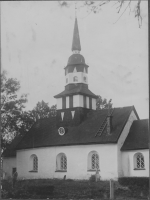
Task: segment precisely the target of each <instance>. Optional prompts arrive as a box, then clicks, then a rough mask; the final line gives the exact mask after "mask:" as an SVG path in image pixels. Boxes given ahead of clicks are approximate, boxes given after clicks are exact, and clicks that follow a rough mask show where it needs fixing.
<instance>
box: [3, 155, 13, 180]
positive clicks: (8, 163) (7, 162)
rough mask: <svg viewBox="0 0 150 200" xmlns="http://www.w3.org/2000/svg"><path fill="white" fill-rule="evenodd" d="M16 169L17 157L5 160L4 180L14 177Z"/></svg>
mask: <svg viewBox="0 0 150 200" xmlns="http://www.w3.org/2000/svg"><path fill="white" fill-rule="evenodd" d="M15 167H16V157H8V158H3V171H4V173H5V175H4V178H8V177H9V176H12V169H13V168H15Z"/></svg>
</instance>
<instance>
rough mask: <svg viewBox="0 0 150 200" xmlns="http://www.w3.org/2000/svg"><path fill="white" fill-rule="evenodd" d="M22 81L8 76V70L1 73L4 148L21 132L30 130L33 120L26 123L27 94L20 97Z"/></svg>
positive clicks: (2, 140) (2, 139)
mask: <svg viewBox="0 0 150 200" xmlns="http://www.w3.org/2000/svg"><path fill="white" fill-rule="evenodd" d="M19 89H20V83H19V81H18V80H17V79H15V78H7V72H6V71H2V74H1V142H2V144H1V145H2V148H3V147H5V145H6V144H7V143H10V142H11V141H12V139H13V138H14V137H15V136H16V135H17V134H20V132H22V131H25V130H28V128H29V127H30V124H32V122H31V121H29V120H28V123H25V121H24V118H27V113H26V112H24V111H23V109H24V108H25V103H26V102H27V94H22V95H21V96H20V97H18V94H17V93H18V91H19Z"/></svg>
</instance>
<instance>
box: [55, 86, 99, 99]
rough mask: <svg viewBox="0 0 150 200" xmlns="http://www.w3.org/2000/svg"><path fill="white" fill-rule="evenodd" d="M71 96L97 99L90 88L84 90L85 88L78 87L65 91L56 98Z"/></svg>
mask: <svg viewBox="0 0 150 200" xmlns="http://www.w3.org/2000/svg"><path fill="white" fill-rule="evenodd" d="M71 94H85V95H88V96H92V97H95V98H97V96H96V95H95V94H94V93H93V92H91V91H90V90H89V89H88V88H84V87H76V88H74V89H72V90H64V91H63V92H61V93H59V94H57V95H55V96H54V98H59V97H62V96H67V95H71Z"/></svg>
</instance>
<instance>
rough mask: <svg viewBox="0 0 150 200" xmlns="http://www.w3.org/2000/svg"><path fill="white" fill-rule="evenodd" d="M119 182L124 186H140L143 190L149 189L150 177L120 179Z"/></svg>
mask: <svg viewBox="0 0 150 200" xmlns="http://www.w3.org/2000/svg"><path fill="white" fill-rule="evenodd" d="M118 182H119V183H120V185H123V186H139V187H141V188H148V187H149V178H148V177H121V178H119V179H118Z"/></svg>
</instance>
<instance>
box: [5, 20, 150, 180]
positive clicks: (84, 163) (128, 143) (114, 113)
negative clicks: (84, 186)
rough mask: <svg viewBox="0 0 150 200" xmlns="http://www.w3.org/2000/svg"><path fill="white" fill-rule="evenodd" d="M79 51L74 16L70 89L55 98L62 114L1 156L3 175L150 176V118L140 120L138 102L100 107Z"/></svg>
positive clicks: (67, 69)
mask: <svg viewBox="0 0 150 200" xmlns="http://www.w3.org/2000/svg"><path fill="white" fill-rule="evenodd" d="M80 52H81V44H80V37H79V29H78V22H77V18H75V24H74V31H73V41H72V55H71V56H70V57H69V59H68V63H67V65H66V67H65V68H64V72H65V73H64V75H65V88H64V91H62V92H61V93H59V94H56V95H55V96H54V98H55V99H56V102H57V115H56V117H51V118H47V119H40V120H38V121H37V122H36V123H35V124H34V125H33V126H32V127H31V129H30V130H29V131H28V132H27V133H26V134H25V135H24V136H18V137H16V138H15V139H14V140H13V142H12V143H11V145H10V146H9V148H7V149H6V150H5V151H4V153H3V155H2V157H3V171H4V172H5V177H4V178H8V177H9V176H10V177H11V176H12V174H13V173H14V172H15V171H17V172H18V178H19V179H40V178H45V179H48V178H49V179H53V178H58V179H62V178H63V177H64V176H66V179H86V180H88V179H89V178H90V177H91V176H92V175H94V174H95V173H96V172H97V171H98V172H99V174H100V177H101V180H109V179H114V180H117V179H118V178H119V177H148V176H149V147H148V133H149V130H148V119H142V120H140V118H139V116H138V114H137V112H136V109H135V107H134V106H128V107H119V108H108V109H102V110H96V99H97V96H96V95H95V94H94V93H93V92H92V91H90V89H89V85H88V68H89V66H88V65H87V64H86V62H85V58H84V57H83V56H82V55H81V54H80Z"/></svg>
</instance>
